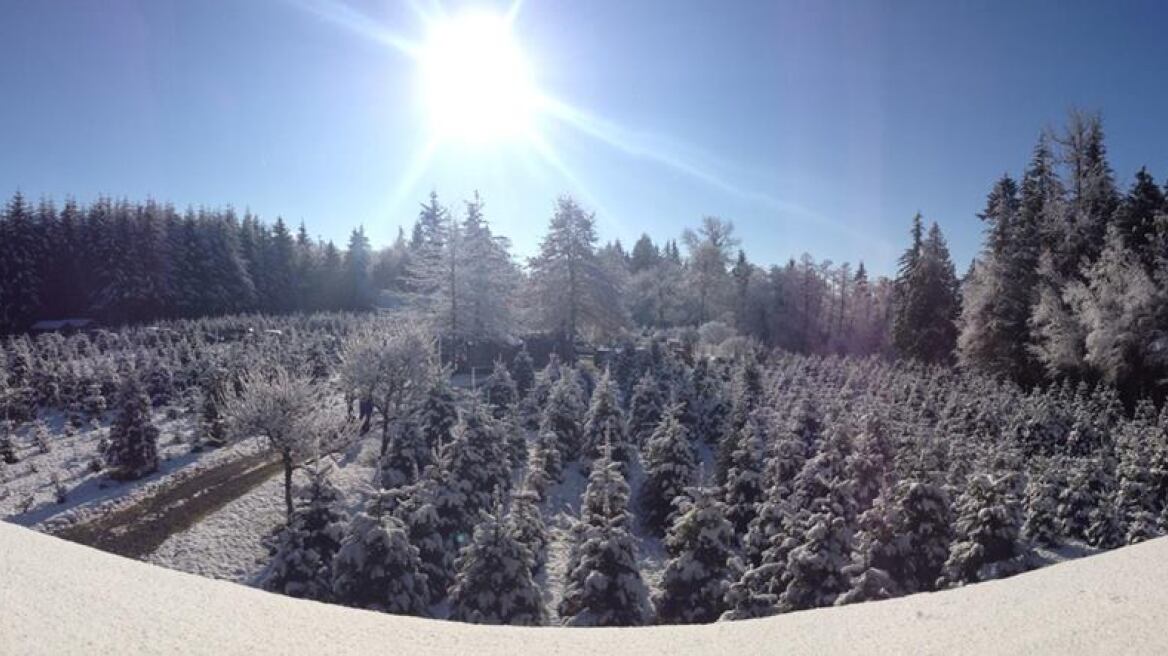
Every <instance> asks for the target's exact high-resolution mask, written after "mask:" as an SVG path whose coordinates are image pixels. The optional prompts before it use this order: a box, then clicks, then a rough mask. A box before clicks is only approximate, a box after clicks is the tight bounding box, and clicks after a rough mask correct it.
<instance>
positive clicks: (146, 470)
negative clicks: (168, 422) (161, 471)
mask: <svg viewBox="0 0 1168 656" xmlns="http://www.w3.org/2000/svg"><path fill="white" fill-rule="evenodd" d="M117 408H118V413H117V417H116V418H115V419H114V422H113V424H111V425H110V431H109V441H110V445H109V448H108V449H106V452H105V465H106V468H107V469H108V471H109V473H110V476H111V477H113V478H116V479H119V480H133V479H137V478H142V477H143V476H145V475H147V474H150V473H152V472H155V471H157V470H158V428H157V427H155V426H154V423H153V421H152V420H151V417H150V401H149V399H147V398H146V392H145V390H144V389H143V387H142V384H141V382H140V381H139V380H138V378H137V376H135V375H130V376H128V377H127V378H126V380H125V381H124V382H123V383H122V388H121V390H120V391H119V394H118V405H117Z"/></svg>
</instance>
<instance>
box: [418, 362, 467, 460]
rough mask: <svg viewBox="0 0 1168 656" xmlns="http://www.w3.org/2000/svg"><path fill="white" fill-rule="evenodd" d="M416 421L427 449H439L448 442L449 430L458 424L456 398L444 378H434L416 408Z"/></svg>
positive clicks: (452, 389)
mask: <svg viewBox="0 0 1168 656" xmlns="http://www.w3.org/2000/svg"><path fill="white" fill-rule="evenodd" d="M417 419H418V423H419V426H420V427H421V429H422V437H423V438H424V439H425V442H426V448H427V449H430V450H434V449H441V448H442V447H443V446H445V444H446V443H447V442H449V441H450V435H451V430H452V429H453V428H454V424H455V423H457V422H458V397H457V395H456V394H455V390H454V388H453V387H451V385H450V382H449V381H448V380H447V377H446V376H437V377H435V378H434V380H433V382H432V383H431V384H430V386H429V388H428V389H427V390H426V395H425V398H424V399H423V400H422V404H421V406H420V407H419V408H418V417H417Z"/></svg>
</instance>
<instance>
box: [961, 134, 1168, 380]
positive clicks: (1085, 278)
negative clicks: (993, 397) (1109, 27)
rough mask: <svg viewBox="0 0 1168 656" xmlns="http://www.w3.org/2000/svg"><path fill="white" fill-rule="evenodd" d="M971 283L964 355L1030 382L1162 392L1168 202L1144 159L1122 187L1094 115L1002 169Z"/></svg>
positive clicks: (966, 293) (1167, 352) (1167, 353)
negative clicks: (1009, 169) (1013, 168)
mask: <svg viewBox="0 0 1168 656" xmlns="http://www.w3.org/2000/svg"><path fill="white" fill-rule="evenodd" d="M981 218H982V220H983V221H984V222H985V224H986V237H985V243H984V248H983V251H982V254H981V256H980V257H979V258H978V260H977V261H976V262H975V263H974V266H973V269H972V271H971V272H970V274H969V276H968V277H967V279H966V280H965V284H964V286H963V308H962V312H961V318H960V336H959V339H958V349H957V351H958V356H959V360H960V362H961V363H962V364H963V365H966V366H968V367H971V368H974V369H978V370H982V371H985V372H988V373H991V374H996V375H1002V376H1008V377H1010V378H1013V379H1015V380H1018V381H1020V382H1023V383H1034V382H1038V381H1039V380H1041V379H1042V378H1044V377H1049V378H1056V379H1057V378H1064V377H1066V378H1072V379H1080V380H1087V381H1091V382H1096V381H1102V382H1104V383H1107V384H1109V385H1114V386H1116V387H1117V388H1119V390H1120V391H1121V393H1122V394H1123V396H1124V397H1125V398H1126V399H1128V400H1132V399H1135V398H1139V397H1143V396H1152V397H1154V398H1156V399H1162V398H1163V394H1164V382H1165V380H1168V377H1166V376H1168V334H1166V333H1165V330H1166V329H1168V203H1166V201H1165V192H1164V191H1163V190H1162V189H1161V188H1160V187H1159V186H1157V184H1156V182H1155V180H1154V179H1153V177H1152V175H1151V174H1150V173H1149V172H1148V171H1147V170H1146V169H1145V168H1141V169H1140V170H1139V171H1138V172H1137V173H1136V175H1135V179H1134V181H1133V182H1132V184H1131V186H1130V188H1129V189H1128V190H1127V192H1126V193H1121V192H1120V191H1119V190H1118V189H1117V185H1116V182H1115V177H1114V174H1113V173H1112V169H1111V166H1110V164H1109V163H1108V160H1107V149H1106V146H1105V143H1104V136H1103V127H1102V122H1101V120H1100V117H1099V116H1098V115H1096V114H1084V113H1081V112H1072V113H1071V115H1070V117H1069V120H1068V122H1067V125H1066V127H1065V129H1064V131H1063V132H1062V133H1061V134H1059V135H1052V134H1049V133H1046V132H1044V133H1043V134H1041V135H1040V137H1039V139H1038V143H1037V144H1036V145H1035V147H1034V153H1033V155H1032V157H1031V159H1030V162H1029V164H1028V165H1027V166H1026V168H1025V170H1024V172H1023V174H1022V177H1021V180H1020V181H1019V180H1015V179H1014V178H1012V177H1011V176H1009V175H1004V176H1002V177H1001V179H999V180H998V181H997V182H996V183H995V184H994V186H993V189H992V190H991V191H990V193H989V196H988V197H987V199H986V208H985V210H984V211H983V212H982V214H981Z"/></svg>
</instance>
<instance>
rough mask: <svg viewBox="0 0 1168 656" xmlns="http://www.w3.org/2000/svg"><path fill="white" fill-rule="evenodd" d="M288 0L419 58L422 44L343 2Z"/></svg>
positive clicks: (354, 31)
mask: <svg viewBox="0 0 1168 656" xmlns="http://www.w3.org/2000/svg"><path fill="white" fill-rule="evenodd" d="M288 1H289V2H291V3H292V4H293V5H295V6H297V7H299V8H300V9H302V10H304V11H307V12H308V13H310V14H312V15H314V16H316V17H318V18H321V19H324V20H326V21H328V22H330V23H332V24H334V25H337V26H339V27H343V28H345V29H347V30H349V31H351V32H353V33H355V34H358V35H360V36H363V37H365V38H367V39H371V40H373V41H375V42H377V43H381V44H383V45H387V46H389V47H391V48H393V49H394V50H396V51H398V52H400V53H402V54H405V55H408V56H409V57H411V58H414V59H417V57H418V54H419V52H420V51H421V45H420V44H418V43H417V42H414V41H411V40H409V39H407V38H404V37H401V36H398V35H396V34H393V33H392V32H390V31H388V30H386V29H385V28H384V27H383V26H381V25H379V24H378V23H377V21H375V20H373V19H372V18H369V17H368V16H366V15H365V14H363V13H361V12H360V11H357V10H356V9H353V8H352V7H350V6H348V5H346V4H344V3H342V2H337V1H336V0H320V1H317V2H309V1H308V0H288ZM411 6H413V7H415V9H416V5H414V4H413V3H411ZM419 14H420V12H419ZM420 15H421V14H420Z"/></svg>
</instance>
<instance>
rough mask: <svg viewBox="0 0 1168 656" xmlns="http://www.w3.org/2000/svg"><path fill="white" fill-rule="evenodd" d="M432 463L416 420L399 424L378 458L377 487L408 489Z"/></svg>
mask: <svg viewBox="0 0 1168 656" xmlns="http://www.w3.org/2000/svg"><path fill="white" fill-rule="evenodd" d="M432 463H433V451H432V450H431V449H430V448H429V445H427V444H426V439H425V436H424V435H423V433H422V429H421V427H420V426H419V425H418V422H417V420H416V418H413V417H410V418H407V419H406V420H404V421H402V422H399V423H398V425H397V426H396V428H395V429H394V434H393V437H392V438H391V439H390V442H389V450H388V451H386V452H385V455H384V456H382V458H381V463H380V475H379V479H378V484H379V485H380V486H381V487H382V488H385V489H387V490H389V489H393V488H396V487H401V486H403V485H409V484H411V483H414V482H415V481H416V480H417V477H418V474H419V473H420V472H424V471H425V470H426V467H428V466H430V465H431V464H432Z"/></svg>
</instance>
